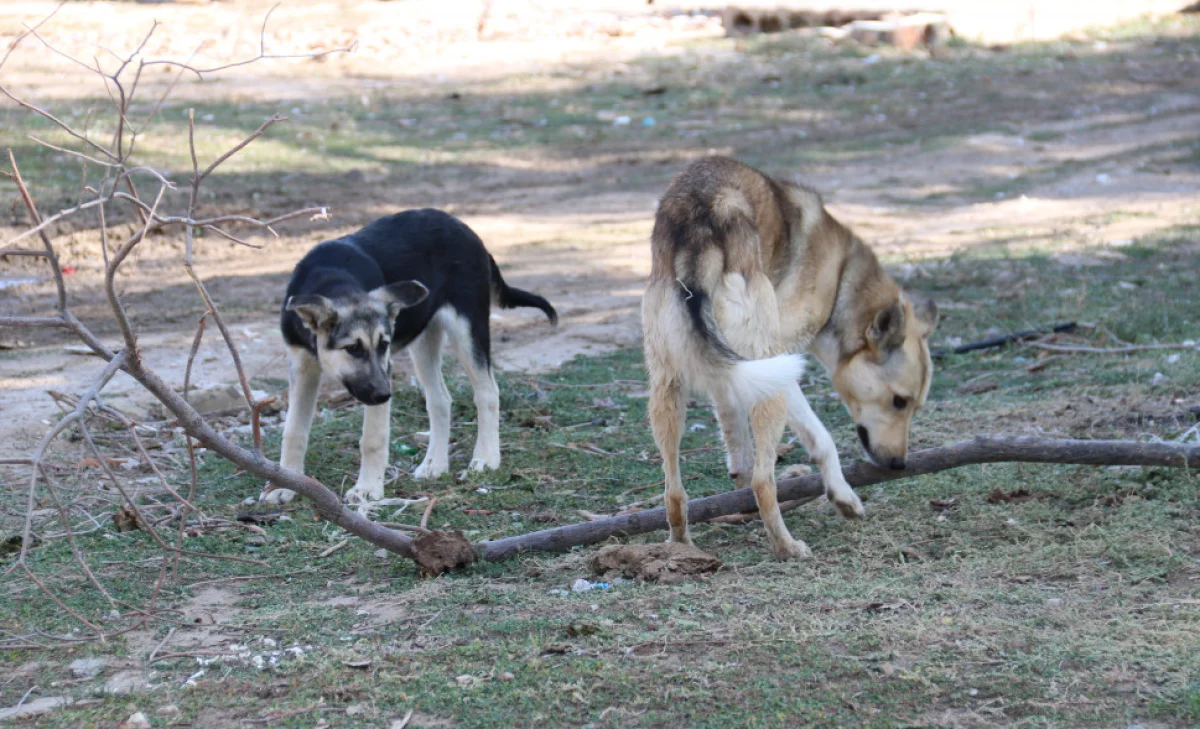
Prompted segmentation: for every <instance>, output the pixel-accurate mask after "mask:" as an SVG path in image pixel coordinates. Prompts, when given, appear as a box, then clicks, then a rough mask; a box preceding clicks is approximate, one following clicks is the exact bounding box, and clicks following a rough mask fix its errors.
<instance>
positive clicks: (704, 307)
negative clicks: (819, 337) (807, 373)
mask: <svg viewBox="0 0 1200 729" xmlns="http://www.w3.org/2000/svg"><path fill="white" fill-rule="evenodd" d="M679 283H680V284H681V286H682V284H683V282H682V281H680V282H679ZM680 294H681V295H682V297H683V299H684V305H685V306H686V307H687V310H688V314H689V315H690V319H691V322H692V328H693V329H694V330H695V333H696V336H697V337H698V338H699V339H700V342H701V343H702V347H703V348H704V349H705V350H706V353H707V355H708V359H709V362H710V364H712V365H714V366H716V367H718V368H720V370H722V372H723V378H722V379H723V380H724V384H725V386H726V387H727V388H728V389H729V391H730V394H732V395H733V397H734V398H735V399H736V400H737V401H738V402H740V403H741V404H742V405H743V406H746V407H748V406H750V405H753V404H754V403H757V402H759V401H760V400H764V399H766V398H768V397H771V396H772V395H776V394H779V393H780V392H783V391H784V390H785V389H786V388H788V387H789V386H792V385H795V384H796V381H797V380H799V379H800V376H801V375H803V374H804V357H802V356H800V355H798V354H781V355H777V356H775V357H767V358H765V359H747V358H745V357H743V356H742V355H740V354H738V353H737V352H735V351H733V347H731V346H730V345H729V342H728V341H727V340H726V339H725V336H724V334H722V332H721V329H720V327H719V326H718V325H717V322H716V319H715V318H714V317H713V312H712V301H711V299H710V298H709V296H708V294H707V293H706V292H705V291H704V290H703V289H701V288H700V287H699V285H693V286H691V287H687V286H683V287H682V289H681V291H680Z"/></svg>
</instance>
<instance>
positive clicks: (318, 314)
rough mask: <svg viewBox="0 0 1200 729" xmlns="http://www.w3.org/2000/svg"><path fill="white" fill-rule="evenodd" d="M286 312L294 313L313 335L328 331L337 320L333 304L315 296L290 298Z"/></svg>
mask: <svg viewBox="0 0 1200 729" xmlns="http://www.w3.org/2000/svg"><path fill="white" fill-rule="evenodd" d="M287 310H288V311H294V312H296V316H298V317H300V321H302V322H304V326H306V327H308V328H309V330H310V331H312V333H313V334H320V333H322V332H327V331H329V330H330V329H332V328H333V326H334V325H335V324H337V320H338V315H337V310H335V309H334V308H333V302H332V301H330V300H329V299H327V298H325V297H324V296H317V295H315V294H311V295H306V296H293V297H291V298H290V299H288V302H287Z"/></svg>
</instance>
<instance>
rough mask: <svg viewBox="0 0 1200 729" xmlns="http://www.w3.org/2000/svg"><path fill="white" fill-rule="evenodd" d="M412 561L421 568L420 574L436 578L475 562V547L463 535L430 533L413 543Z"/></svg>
mask: <svg viewBox="0 0 1200 729" xmlns="http://www.w3.org/2000/svg"><path fill="white" fill-rule="evenodd" d="M412 550H413V559H414V560H416V562H417V564H418V565H420V566H421V574H422V575H424V576H426V577H437V576H438V575H440V574H442V573H443V572H449V571H451V570H457V569H462V568H463V567H467V566H470V565H471V564H474V562H475V557H476V555H475V547H473V546H471V543H470V542H469V541H467V538H466V537H464V536H463V533H462V532H460V531H459V530H457V529H455V530H454V531H448V532H444V531H432V532H429V533H428V534H422V535H421V536H420V538H418V539H416V540H414V541H413V545H412Z"/></svg>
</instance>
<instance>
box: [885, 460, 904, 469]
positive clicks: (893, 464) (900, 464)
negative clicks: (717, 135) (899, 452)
mask: <svg viewBox="0 0 1200 729" xmlns="http://www.w3.org/2000/svg"><path fill="white" fill-rule="evenodd" d="M907 466H908V464H907V463H905V462H904V459H903V458H893V459H891V460H890V461H888V468H890V469H892V470H893V471H903V470H904V469H905V468H906V467H907Z"/></svg>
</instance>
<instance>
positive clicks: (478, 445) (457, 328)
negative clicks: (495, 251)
mask: <svg viewBox="0 0 1200 729" xmlns="http://www.w3.org/2000/svg"><path fill="white" fill-rule="evenodd" d="M482 316H484V317H486V316H487V311H486V310H485V311H484V312H483V313H482ZM474 329H475V330H474V331H472V327H471V322H470V321H469V320H467V319H466V318H465V317H462V316H455V317H454V320H453V323H448V324H447V326H446V331H447V333H448V334H449V336H448V339H449V340H450V348H451V349H453V350H454V356H455V357H457V358H458V361H459V362H460V363H462V366H463V369H464V370H466V371H467V379H468V380H470V381H471V390H472V391H473V392H474V393H475V410H476V419H475V420H476V423H477V426H478V427H477V434H476V436H475V451H474V453H473V454H472V455H471V466H470V468H471V470H472V471H483V470H486V469H489V468H498V467H499V466H500V389H499V388H497V387H496V378H495V376H494V375H493V373H492V368H491V364H490V363H489V361H488V360H489V359H490V358H489V356H488V347H489V343H488V337H487V333H488V332H487V319H486V318H485V319H484V320H483V325H482V331H480V327H475V328H474Z"/></svg>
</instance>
